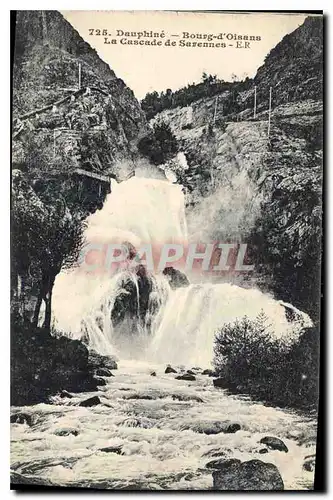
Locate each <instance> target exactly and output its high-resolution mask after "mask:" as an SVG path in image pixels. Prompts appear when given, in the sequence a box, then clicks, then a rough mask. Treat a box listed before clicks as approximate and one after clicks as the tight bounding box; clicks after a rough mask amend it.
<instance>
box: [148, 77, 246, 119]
mask: <svg viewBox="0 0 333 500" xmlns="http://www.w3.org/2000/svg"><path fill="white" fill-rule="evenodd" d="M236 80H237V78H236V76H234V78H233V81H232V82H225V81H224V80H219V79H218V78H217V76H216V75H207V74H206V73H203V75H202V80H201V82H199V83H194V82H193V83H191V84H188V85H187V86H186V87H182V88H180V89H179V90H176V91H174V92H173V91H172V90H171V89H167V90H166V91H165V92H163V91H162V92H161V93H158V92H156V91H154V92H151V93H149V92H148V93H147V94H146V96H145V97H144V99H142V101H141V107H142V109H143V110H144V112H145V113H146V116H147V119H148V120H150V119H151V118H153V117H154V116H155V115H156V114H157V113H160V112H161V111H163V110H164V109H171V108H176V107H177V106H188V105H189V104H192V103H193V102H195V101H198V100H199V99H202V98H205V97H213V96H215V95H217V94H221V93H222V92H226V95H224V96H223V106H224V112H225V114H226V115H228V114H231V113H237V112H239V111H240V104H239V99H238V93H239V91H240V90H241V89H242V90H247V89H248V88H250V86H251V84H252V83H251V82H252V81H251V80H250V79H249V78H248V77H247V78H246V79H245V81H243V82H237V81H236Z"/></svg>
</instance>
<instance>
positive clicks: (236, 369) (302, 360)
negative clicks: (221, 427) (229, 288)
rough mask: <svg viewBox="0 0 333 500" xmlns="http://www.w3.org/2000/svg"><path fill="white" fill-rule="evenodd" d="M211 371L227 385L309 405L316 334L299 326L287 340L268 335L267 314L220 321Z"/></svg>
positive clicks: (314, 392)
mask: <svg viewBox="0 0 333 500" xmlns="http://www.w3.org/2000/svg"><path fill="white" fill-rule="evenodd" d="M213 363H214V367H215V371H216V372H217V374H218V375H219V377H222V378H223V379H224V381H225V385H226V387H229V388H230V390H232V391H236V392H247V393H249V394H251V395H253V396H254V397H256V398H259V399H261V400H265V401H269V402H272V403H274V404H278V405H282V406H291V407H298V408H303V409H311V408H313V407H316V406H317V403H318V375H319V373H318V372H319V339H318V331H317V330H316V329H315V328H306V329H304V330H303V332H302V333H301V335H300V336H299V338H298V340H296V341H294V343H293V344H292V345H290V343H289V342H288V341H284V340H282V339H276V338H274V336H273V335H272V332H271V330H270V325H269V324H268V318H267V317H266V316H265V314H264V313H263V312H261V313H260V314H259V315H258V316H257V317H256V318H255V319H249V318H248V317H246V316H245V317H244V318H242V319H241V320H237V321H235V322H234V323H232V324H225V325H224V326H223V327H222V328H221V329H220V330H219V331H218V332H217V333H216V337H215V344H214V361H213Z"/></svg>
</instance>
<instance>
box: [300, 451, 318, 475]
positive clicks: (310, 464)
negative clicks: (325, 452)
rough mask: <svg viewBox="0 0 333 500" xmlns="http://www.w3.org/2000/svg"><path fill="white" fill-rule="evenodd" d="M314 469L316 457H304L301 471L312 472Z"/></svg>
mask: <svg viewBox="0 0 333 500" xmlns="http://www.w3.org/2000/svg"><path fill="white" fill-rule="evenodd" d="M315 468H316V455H308V456H307V457H305V460H304V463H303V469H304V470H306V471H308V472H313V471H314V470H315Z"/></svg>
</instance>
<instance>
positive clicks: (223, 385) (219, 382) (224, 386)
mask: <svg viewBox="0 0 333 500" xmlns="http://www.w3.org/2000/svg"><path fill="white" fill-rule="evenodd" d="M213 384H214V387H219V388H220V389H228V385H227V384H226V381H225V380H224V379H223V378H214V380H213Z"/></svg>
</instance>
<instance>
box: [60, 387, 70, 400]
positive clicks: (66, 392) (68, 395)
mask: <svg viewBox="0 0 333 500" xmlns="http://www.w3.org/2000/svg"><path fill="white" fill-rule="evenodd" d="M59 396H60V397H61V398H69V399H71V398H72V397H73V394H71V393H70V392H68V391H66V390H65V389H64V390H62V391H61V392H60V394H59Z"/></svg>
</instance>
